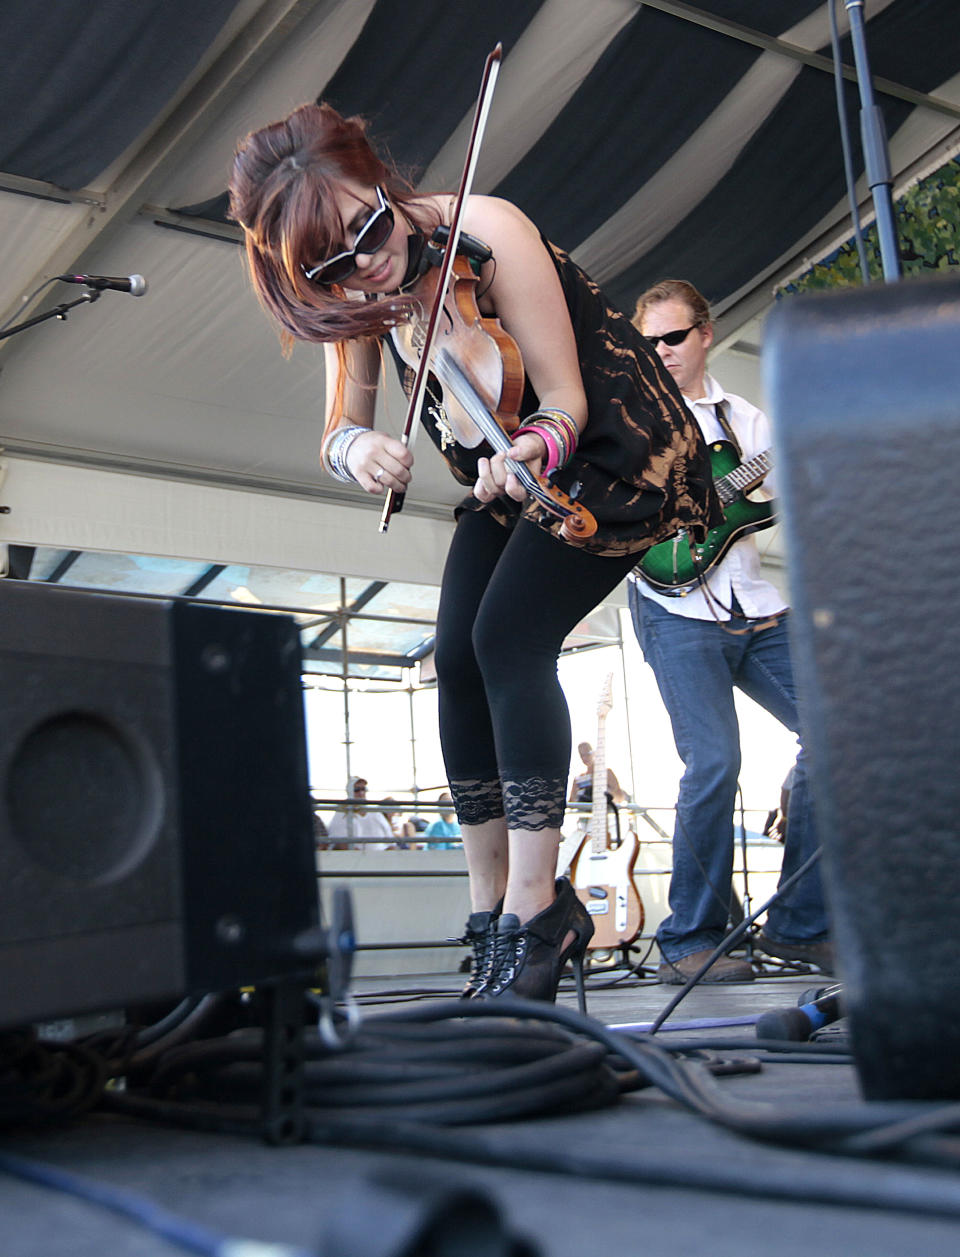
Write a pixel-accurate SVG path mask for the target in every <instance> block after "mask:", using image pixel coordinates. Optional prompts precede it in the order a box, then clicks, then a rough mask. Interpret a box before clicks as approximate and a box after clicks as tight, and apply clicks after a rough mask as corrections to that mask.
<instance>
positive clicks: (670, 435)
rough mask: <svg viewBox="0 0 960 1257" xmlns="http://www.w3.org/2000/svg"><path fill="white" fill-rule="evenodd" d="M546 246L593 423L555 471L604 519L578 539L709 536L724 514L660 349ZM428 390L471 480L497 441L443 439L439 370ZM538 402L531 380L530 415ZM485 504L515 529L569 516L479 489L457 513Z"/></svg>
mask: <svg viewBox="0 0 960 1257" xmlns="http://www.w3.org/2000/svg"><path fill="white" fill-rule="evenodd" d="M544 244H545V245H546V247H547V250H548V251H549V253H550V255H551V257H552V259H553V262H554V265H555V266H556V268H557V274H558V275H559V277H560V283H561V285H562V287H563V292H564V296H565V297H566V302H567V309H568V311H569V313H570V320H571V322H572V324H573V331H574V335H575V337H576V342H577V347H578V351H579V358H580V371H581V375H582V377H583V385H584V390H585V392H586V396H587V424H586V427H585V429H584V431H583V432H582V433H581V436H580V442H579V445H578V446H577V449H576V451H575V453H574V455H573V457H572V458H571V460H570V462H569V463H567V465H566V466H565V467H562V468H561V469H560V470H559V471H557V472H556V473H555V475H554V477H553V483H554V484H556V485H557V487H558V488H560V489H562V490H563V491H564V492H565V493H567V494H568V495H572V490H573V489H574V486H575V485H576V484H577V483H579V486H580V487H579V491H577V492H576V499H577V501H579V502H580V503H582V505H583V506H585V507H586V509H587V510H588V511H590V513H591V514H592V515H593V516H594V517H595V518H596V521H597V531H596V533H595V534H594V535H593V536H592V537H590V538H588V539H587V540H586V541H578V542H577V543H576V544H577V545H578V547H579V548H581V549H585V550H588V551H590V552H592V553H594V554H601V555H610V556H619V555H623V554H630V553H635V554H637V555H638V556H639V554H640V553H641V552H642V551H643V550H645V549H646V548H647V547H648V546H650V545H653V544H654V543H655V542H658V541H662V540H663V539H664V538H665V537H669V536H672V535H673V534H674V533H676V532H677V531H678V529H680V528H688V529H690V530H691V531H692V532H693V534H694V535H695V536H696V537H697V539H702V537H703V535H704V534H705V532H706V530H707V529H708V528H712V527H714V526H716V525H717V524H718V523H720V522H722V518H723V517H722V513H721V508H720V504H719V500H718V499H717V496H716V494H715V492H714V489H713V477H712V474H711V468H710V460H709V457H708V454H707V450H706V446H705V444H704V441H703V438H702V436H701V434H700V429H699V427H698V425H697V422H696V420H695V419H694V417H693V415H692V414H691V413H690V411H689V410H688V409H687V407H686V405H685V404H684V401H683V398H682V396H681V394H680V391H679V389H678V388H677V386H676V384H675V382H674V380H673V378H672V376H671V375H670V374H669V372H668V371H666V369H665V368H664V367H663V365H662V364H661V362H660V358H659V356H658V355H657V354H656V353H655V352H654V351H653V350H652V349H651V348H650V346H649V345H648V344H647V342H646V341H645V340H644V338H643V337H642V336H641V335H640V333H639V332H638V331H637V329H636V328H635V327H634V326H633V324H632V323H631V322H630V320H629V319H628V318H627V317H626V316H625V315H624V314H623V313H621V312H620V311H619V310H616V309H614V307H613V306H612V305H611V304H610V302H609V301H608V300H607V298H606V297H605V296H604V294H603V293H602V292H601V290H600V289H599V288H598V287H597V285H596V284H595V283H594V282H593V280H591V279H590V278H589V276H588V275H586V274H585V273H584V272H583V271H582V270H581V269H580V267H579V266H577V265H576V263H575V262H573V261H572V260H571V259H570V258H569V257H568V256H567V254H566V253H564V252H563V251H562V250H561V249H558V248H556V247H555V246H554V245H552V244H550V243H549V241H547V240H544ZM388 343H389V342H388ZM395 356H396V355H395ZM398 363H399V360H398ZM402 375H403V376H404V385H405V388H406V389H407V391H408V393H409V391H410V388H411V387H412V380H413V372H412V371H411V370H410V369H409V368H404V369H403V370H402ZM429 391H430V395H429V396H428V398H427V400H426V402H425V404H424V413H423V416H422V420H423V424H424V427H425V428H426V430H427V432H428V433H429V435H430V438H431V440H432V441H433V443H434V444H435V445H436V446H437V448H438V449H439V450H440V452H441V454H442V455H443V457H444V459H445V460H446V462H447V463H448V465H449V466H450V469H451V471H452V472H453V474H454V476H455V477H456V478H457V480H459V481H460V483H461V484H464V485H470V486H472V485H473V484H474V483H475V481H476V479H477V472H476V469H477V460H478V458H481V457H488V456H489V455H490V453H491V450H490V447H489V445H488V444H487V443H486V442H485V441H484V442H482V443H481V444H480V445H478V446H476V447H474V448H472V449H467V448H465V447H464V446H462V445H460V444H450V443H449V442H446V443H444V442H442V433H441V431H440V429H439V427H438V425H437V423H436V422H435V421H434V420H433V419H432V418H431V417H430V414H429V408H430V406H431V405H432V404H435V402H436V400H437V399H440V398H442V390H441V388H440V386H439V384H438V383H437V381H436V380H435V379H434V378H433V377H432V376H431V377H430V382H429ZM537 405H538V401H537V397H536V394H535V393H534V391H533V389H532V388H531V386H530V382H529V380H528V381H527V382H526V386H525V391H524V397H523V404H522V407H521V410H520V414H521V416H523V415H528V414H530V413H531V412H532V411H534V410H536V409H537ZM444 445H445V446H446V447H445V448H444ZM477 510H485V511H489V512H490V514H491V515H492V516H493V517H494V518H495V519H497V520H498V521H499V522H501V523H503V524H504V525H506V526H508V527H509V526H512V525H513V524H514V523H515V522H516V520H517V518H518V517H519V516H520V515H521V514H522V515H524V516H525V517H526V518H528V519H530V520H532V521H533V522H534V523H536V524H538V525H539V526H540V527H542V528H544V529H546V530H547V531H548V532H551V533H553V534H554V535H555V536H559V534H560V528H561V525H562V522H563V521H562V520H560V519H557V518H555V517H553V516H551V515H548V514H546V513H545V512H544V510H543V508H542V507H541V506H540V504H539V503H537V502H535V501H533V500H528V502H527V503H526V504H522V503H517V502H514V501H513V499H511V498H506V497H501V498H496V499H495V500H494V501H492V502H487V503H483V502H480V501H479V500H478V499H477V498H475V497H474V496H473V495H472V494H471V495H470V496H469V497H467V498H465V499H464V500H463V501H462V502H460V503H459V505H458V506H457V508H456V513H457V514H459V513H460V512H461V511H477ZM571 544H572V543H571Z"/></svg>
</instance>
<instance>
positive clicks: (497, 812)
mask: <svg viewBox="0 0 960 1257" xmlns="http://www.w3.org/2000/svg"><path fill="white" fill-rule="evenodd" d="M450 794H451V795H452V797H453V806H454V807H455V808H456V810H457V820H458V821H459V822H460V824H461V825H482V824H483V823H484V821H495V820H497V819H498V818H499V817H501V816H502V815H503V790H502V788H501V786H500V778H499V777H494V778H493V779H492V780H490V781H476V780H473V781H451V782H450Z"/></svg>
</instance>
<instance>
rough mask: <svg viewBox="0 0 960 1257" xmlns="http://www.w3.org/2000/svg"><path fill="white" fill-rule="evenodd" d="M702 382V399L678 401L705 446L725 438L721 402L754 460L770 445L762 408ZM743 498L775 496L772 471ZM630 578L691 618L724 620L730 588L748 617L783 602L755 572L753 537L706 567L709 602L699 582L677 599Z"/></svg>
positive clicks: (768, 612)
mask: <svg viewBox="0 0 960 1257" xmlns="http://www.w3.org/2000/svg"><path fill="white" fill-rule="evenodd" d="M703 386H704V395H703V397H698V398H697V400H696V401H691V400H690V398H689V397H684V399H683V400H684V401H685V402H686V403H687V406H688V407H689V408H690V410H691V411H693V414H694V416H695V418H696V420H697V423H698V424H699V425H700V431H701V432H702V433H703V439H704V440H705V441H706V442H707V444H708V445H709V444H710V443H711V442H712V441H726V440H729V438H728V437H727V434H726V433H725V432H724V430H723V427H722V425H721V423H720V420H719V419H718V418H717V415H716V406H717V403H718V402H726V408H725V414H726V418H727V421H728V422H729V424H730V427H731V428H732V429H733V431H734V432H735V433H736V437H737V440H738V441H739V442H740V448H741V450H742V452H743V459H744V460H746V459H749V458H753V457H754V456H755V455H757V454H762V453H764V451H766V450H768V449H770V446H771V445H772V443H773V437H772V434H771V431H770V420H769V419H768V418H767V416H766V415H765V414H764V413H763V411H762V410H758V409H757V407H756V406H753V405H751V403H750V402H748V401H746V400H745V399H744V398H743V397H738V396H737V394H736V393H725V392H724V391H723V389H722V388H721V387H720V385H719V384H718V383H717V381H716V380H715V379H714V378H713V376H712V375H706V374H705V375H704V377H703ZM748 496H749V497H750V498H751V499H752V500H756V501H769V500H770V499H771V498H773V497H775V496H776V469H775V468H774V469H773V470H772V471H771V472H769V474H768V475H767V477H766V479H765V480H764V482H763V484H762V485H760V486H759V487H758V488H756V489H754V490H753V491H752V492H751V493H750V494H749V495H748ZM630 579H631V580H632V581H635V583H636V586H637V589H638V590H639V592H640V593H642V594H643V596H644V597H645V598H649V599H650V600H651V601H653V602H657V603H659V604H660V606H661V607H665V608H666V609H667V610H668V611H672V612H673V614H674V615H683V616H687V617H688V618H690V619H693V620H717V619H721V620H729V618H730V616H729V613H728V612H727V611H726V610H725V608H726V607H729V606H730V595H731V592H732V593H734V594H736V596H737V601H738V602H739V603H740V606H741V607H743V610H744V612H745V614H746V615H748V616H751V617H755V616H766V615H774V614H775V613H776V612H778V611H783V609H784V608H785V606H786V603H785V602H784V600H783V597H782V595H781V594H780V591H779V590H778V589H777V588H776V586H775V585H772V584H771V583H770V582H769V581H768V580H764V578H763V577H762V576H761V575H760V552H759V550H758V549H757V543H756V541H755V540H754V538H753V536H749V537H741V538H740V540H739V541H735V542H734V543H733V545H732V546H731V547H730V549H729V550H728V551H727V553H726V555H725V556H724V557H723V558H722V559H721V560H720V562H719V563H717V564H716V565H715V566H714V567H713V568H712V569H711V570H710V574H709V575H708V576H707V578H706V580H707V586H708V588H709V590H710V593H711V595H712V600H708V599H707V597H706V596H705V595H704V593H703V592H702V591H701V589H700V588H699V586H694V587H693V588H692V589H691V590H690V591H689V592H688V593H687V594H685V595H683V596H682V597H673V598H671V597H668V596H667V595H665V594H661V593H659V592H658V591H657V590H655V589H653V588H651V586H650V585H648V584H647V583H646V581H644V580H643V579H642V578H639V577H636V576H633V575H632V574H631V576H630Z"/></svg>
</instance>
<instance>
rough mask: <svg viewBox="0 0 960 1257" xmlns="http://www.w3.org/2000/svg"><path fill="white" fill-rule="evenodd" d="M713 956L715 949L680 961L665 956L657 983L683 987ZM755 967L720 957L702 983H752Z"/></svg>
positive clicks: (658, 973) (747, 962) (728, 957)
mask: <svg viewBox="0 0 960 1257" xmlns="http://www.w3.org/2000/svg"><path fill="white" fill-rule="evenodd" d="M712 954H713V949H712V948H710V947H705V948H704V949H703V950H702V951H695V952H691V953H690V955H689V956H681V957H680V959H679V960H668V959H667V957H666V956H664V957H663V958H662V959H661V961H660V967H659V968H658V969H657V981H658V982H666V983H668V984H669V985H670V986H683V985H684V984H685V983H687V982H689V981H690V979H691V978H692V977H693V975H694V974H695V973H696V972H697V971H698V970H699V969H701V968H702V966H703V965H704V964H706V962H707V959H708V958H709V957H710V956H711V955H712ZM753 978H754V973H753V966H752V965H751V964H750V962H749V961H747V960H734V958H733V957H732V956H720V957H718V959H716V960H715V961H714V962H713V964H712V965H711V966H710V968H709V969H708V970H707V972H706V973H705V974H704V975H703V977H702V978H701V979H700V981H701V982H752V981H753Z"/></svg>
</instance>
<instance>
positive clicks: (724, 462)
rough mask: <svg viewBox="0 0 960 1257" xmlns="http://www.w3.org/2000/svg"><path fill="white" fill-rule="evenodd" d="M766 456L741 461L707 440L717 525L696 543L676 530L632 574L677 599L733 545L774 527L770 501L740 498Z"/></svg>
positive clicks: (726, 446) (722, 444)
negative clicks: (720, 506)
mask: <svg viewBox="0 0 960 1257" xmlns="http://www.w3.org/2000/svg"><path fill="white" fill-rule="evenodd" d="M771 452H772V451H771V450H764V451H763V453H762V454H756V455H754V457H753V458H748V459H746V460H745V461H744V462H742V463H741V462H738V461H737V452H736V450H735V449H734V448H733V446H732V445H731V444H730V442H729V441H713V442H711V445H710V466H711V467H712V468H713V483H714V486H715V488H716V490H717V493H718V495H719V497H720V501H721V503H722V504H723V516H724V519H723V523H722V524H718V525H717V526H716V528H711V529H710V531H709V532H708V533H707V535H706V538H705V539H704V541H703V542H701V544H700V545H696V544H695V543H694V542H693V541H692V540H691V538H690V534H689V533H688V532H687V531H686V529H681V530H680V532H678V533H677V534H676V536H674V537H669V538H668V539H667V540H666V541H660V542H658V543H657V544H656V545H655V546H651V547H650V549H649V550H648V551H647V552H646V554H645V555H644V556H643V558H642V559H641V560H640V562H639V563H638V564H637V566H636V567H635V568H634V571H635V572H636V574H637V575H638V576H641V577H642V578H643V579H644V580H645V581H646V582H647V584H648V585H651V586H652V587H653V588H654V589H656V590H658V591H659V592H660V593H661V594H667V595H668V596H670V597H674V596H676V597H678V598H680V597H683V595H684V594H687V593H689V592H690V590H691V589H695V588H696V586H697V584H698V582H699V581H700V580H701V579H702V578H703V577H704V576H706V574H707V573H708V572H709V571H710V569H711V568H712V567H714V566H715V565H716V564H717V563H719V562H720V560H721V559H722V558H723V556H724V555H725V554H726V553H727V551H728V550H729V549H730V547H731V546H732V545H733V543H734V542H735V541H737V540H739V538H741V537H746V536H747V534H748V533H752V532H759V531H760V529H761V528H769V527H770V525H771V524H775V523H776V522H777V521H776V517H775V514H774V505H773V503H772V502H751V501H750V499H749V498H748V497H746V496H745V495H746V494H748V493H749V492H750V490H751V489H755V488H756V487H757V485H758V484H760V482H761V481H762V480H763V478H764V476H766V474H767V472H768V471H769V470H770V467H771V461H770V455H771Z"/></svg>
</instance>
